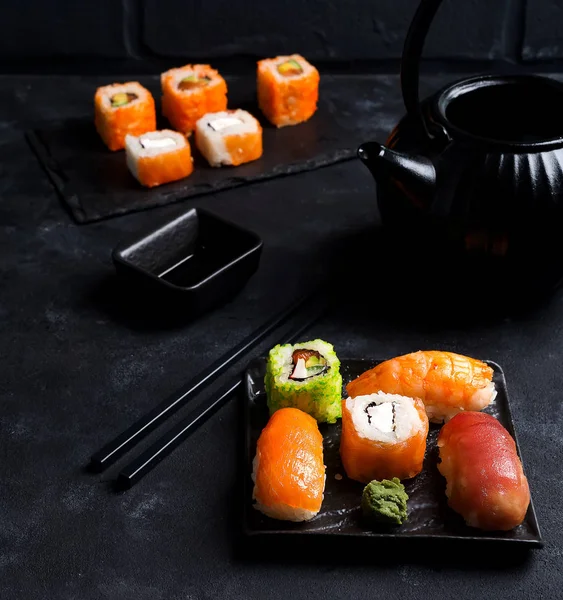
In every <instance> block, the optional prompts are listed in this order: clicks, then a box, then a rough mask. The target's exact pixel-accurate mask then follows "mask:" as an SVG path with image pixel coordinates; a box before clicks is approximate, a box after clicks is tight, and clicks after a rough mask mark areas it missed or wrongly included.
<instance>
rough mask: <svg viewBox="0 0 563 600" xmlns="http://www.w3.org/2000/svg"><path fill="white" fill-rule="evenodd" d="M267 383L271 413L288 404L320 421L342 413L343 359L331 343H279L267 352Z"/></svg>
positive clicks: (329, 420)
mask: <svg viewBox="0 0 563 600" xmlns="http://www.w3.org/2000/svg"><path fill="white" fill-rule="evenodd" d="M264 384H265V387H266V394H267V396H268V408H269V410H270V415H272V414H273V413H274V412H275V411H276V410H278V409H279V408H285V407H288V406H289V407H294V408H298V409H300V410H302V411H304V412H306V413H308V414H310V415H311V416H312V417H314V418H315V419H316V420H317V421H319V422H326V423H335V422H336V420H337V419H339V418H340V417H341V416H342V403H341V398H342V375H341V374H340V361H339V360H338V357H337V356H336V353H335V351H334V347H333V346H332V344H329V343H328V342H325V341H323V340H319V339H316V340H311V341H309V342H301V343H298V344H294V345H292V344H283V345H280V344H278V345H277V346H275V347H274V348H272V349H271V350H270V352H269V354H268V359H267V364H266V376H265V378H264Z"/></svg>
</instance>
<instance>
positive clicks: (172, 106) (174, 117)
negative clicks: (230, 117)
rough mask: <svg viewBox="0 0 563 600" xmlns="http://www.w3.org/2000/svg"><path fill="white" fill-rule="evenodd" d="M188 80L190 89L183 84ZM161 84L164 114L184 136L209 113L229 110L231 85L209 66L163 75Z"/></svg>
mask: <svg viewBox="0 0 563 600" xmlns="http://www.w3.org/2000/svg"><path fill="white" fill-rule="evenodd" d="M186 79H187V80H188V81H187V83H188V85H187V86H185V85H184V83H183V82H182V80H186ZM190 79H193V82H192V81H190ZM160 83H161V86H162V113H163V115H164V116H165V117H166V118H167V119H168V121H169V122H170V124H171V125H172V127H173V128H174V129H176V130H177V131H180V132H182V133H191V132H192V131H193V129H194V127H195V124H196V121H197V120H198V119H199V118H201V117H203V115H205V114H206V113H210V112H219V111H222V110H226V108H227V83H226V82H225V80H224V79H223V78H222V77H221V75H219V72H218V71H217V70H215V69H212V68H211V67H210V66H209V65H185V66H184V67H180V68H177V69H170V70H169V71H166V72H165V73H162V74H161V76H160ZM182 88H184V89H182Z"/></svg>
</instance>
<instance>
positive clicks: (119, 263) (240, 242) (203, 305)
mask: <svg viewBox="0 0 563 600" xmlns="http://www.w3.org/2000/svg"><path fill="white" fill-rule="evenodd" d="M261 253H262V240H261V239H260V237H259V236H258V235H257V234H256V233H254V232H252V231H250V230H248V229H245V228H243V227H241V226H239V225H237V224H235V223H233V222H230V221H228V220H226V219H223V218H222V217H219V216H217V215H215V214H213V213H211V212H209V211H207V210H204V209H201V208H192V209H190V210H188V211H187V212H185V213H183V214H182V215H180V216H178V217H176V218H174V219H172V220H171V221H168V222H166V223H164V224H162V225H160V226H159V227H157V228H155V229H152V230H150V231H146V232H144V233H142V234H141V235H138V236H137V237H135V238H133V239H130V240H127V241H123V242H120V243H119V244H118V245H117V246H116V248H115V249H114V250H113V252H112V260H113V263H114V265H115V269H116V272H117V274H118V276H119V278H120V280H121V283H122V284H123V285H125V286H126V288H127V291H130V292H132V293H134V294H141V295H138V296H137V297H138V298H139V300H140V301H142V302H143V303H144V302H145V301H146V300H149V301H150V302H149V304H150V305H151V306H152V305H153V302H154V303H157V304H158V305H159V307H163V308H170V309H171V310H176V309H177V310H180V311H181V312H182V313H183V314H184V315H185V316H186V317H194V316H196V315H200V314H202V313H203V312H206V311H208V310H211V309H213V308H216V307H217V306H219V305H221V304H223V303H224V302H226V301H227V300H228V299H230V298H232V297H233V296H234V295H235V294H237V293H238V292H239V291H240V290H241V289H242V287H243V286H244V285H245V284H246V282H247V281H248V279H249V278H250V277H251V276H252V274H253V273H254V272H255V271H256V269H257V268H258V265H259V262H260V256H261Z"/></svg>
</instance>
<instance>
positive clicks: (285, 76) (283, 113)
mask: <svg viewBox="0 0 563 600" xmlns="http://www.w3.org/2000/svg"><path fill="white" fill-rule="evenodd" d="M319 80H320V76H319V72H318V71H317V69H316V68H315V67H313V65H311V64H310V63H308V62H307V61H306V60H305V59H304V58H303V57H302V56H301V55H299V54H292V55H291V56H277V57H276V58H266V59H264V60H261V61H259V62H258V72H257V86H258V105H259V106H260V110H261V111H262V112H263V113H264V116H265V117H266V118H267V119H268V121H270V122H271V123H272V124H273V125H275V126H276V127H285V126H286V125H296V124H297V123H302V122H303V121H307V120H308V119H310V118H311V117H312V116H313V114H314V113H315V111H316V110H317V101H318V98H319Z"/></svg>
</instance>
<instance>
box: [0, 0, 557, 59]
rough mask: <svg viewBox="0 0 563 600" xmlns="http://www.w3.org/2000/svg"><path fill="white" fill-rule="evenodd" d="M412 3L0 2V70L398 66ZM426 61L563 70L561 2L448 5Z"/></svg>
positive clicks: (461, 1)
mask: <svg viewBox="0 0 563 600" xmlns="http://www.w3.org/2000/svg"><path fill="white" fill-rule="evenodd" d="M417 5H418V0H260V1H258V0H96V2H93V1H90V0H86V1H83V2H79V1H76V0H74V1H73V0H4V1H3V2H2V8H3V10H2V19H1V20H0V25H1V31H2V34H1V35H0V67H7V66H8V67H9V66H10V65H19V66H26V65H34V64H36V65H43V66H44V65H49V64H50V65H57V64H64V63H65V61H66V62H69V61H70V62H72V61H74V63H75V64H76V65H79V64H81V63H83V64H85V65H86V64H88V63H89V62H92V61H98V64H105V65H108V66H109V65H122V64H125V65H129V66H133V67H134V69H135V68H136V69H137V70H139V69H140V70H142V66H143V65H144V64H147V65H150V64H152V63H151V61H153V62H154V61H168V62H169V63H179V62H180V63H183V62H188V61H190V60H199V61H202V60H208V61H218V60H224V59H226V58H229V59H233V58H235V59H236V58H240V59H242V60H255V59H257V58H262V57H264V56H273V55H276V54H281V53H284V52H294V51H297V52H301V53H302V54H304V55H306V56H307V57H308V58H310V59H311V60H312V61H317V62H319V63H325V64H333V65H338V64H339V63H341V64H342V63H345V62H347V61H348V62H349V61H359V60H363V61H371V62H373V63H378V62H381V63H385V62H386V61H387V62H389V61H397V60H398V59H399V58H400V55H401V50H402V45H403V41H404V37H405V33H406V31H407V28H408V25H409V23H410V21H411V19H412V16H413V14H414V12H415V10H416V7H417ZM425 59H427V60H428V61H432V60H434V61H442V62H448V61H458V62H463V63H469V62H471V61H479V62H480V64H483V63H488V62H490V63H496V64H498V63H499V62H505V63H509V64H522V65H523V66H526V65H530V64H541V63H546V62H554V61H558V60H561V61H563V0H444V2H443V5H442V6H441V8H440V10H439V12H438V15H437V17H436V19H435V22H434V23H433V26H432V30H431V33H430V36H429V38H428V41H427V45H426V48H425Z"/></svg>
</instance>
